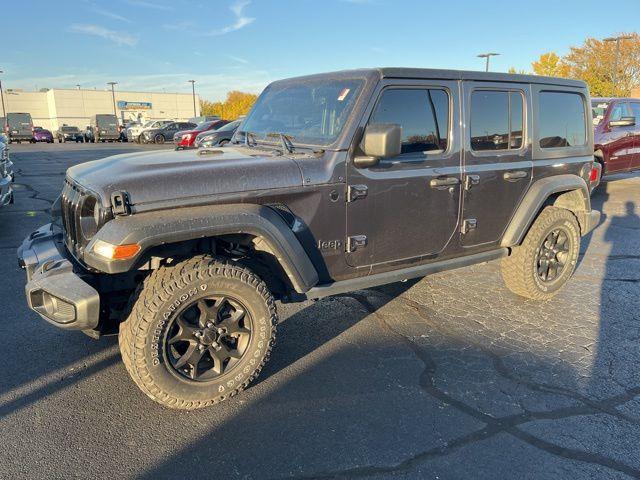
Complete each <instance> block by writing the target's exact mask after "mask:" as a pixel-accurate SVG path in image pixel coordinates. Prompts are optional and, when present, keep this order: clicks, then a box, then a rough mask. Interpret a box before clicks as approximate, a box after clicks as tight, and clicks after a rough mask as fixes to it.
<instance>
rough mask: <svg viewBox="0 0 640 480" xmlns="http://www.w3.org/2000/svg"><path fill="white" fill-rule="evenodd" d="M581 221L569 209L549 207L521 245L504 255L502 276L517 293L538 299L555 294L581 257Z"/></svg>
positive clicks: (510, 288) (571, 273)
mask: <svg viewBox="0 0 640 480" xmlns="http://www.w3.org/2000/svg"><path fill="white" fill-rule="evenodd" d="M579 252H580V225H579V224H578V221H577V220H576V217H575V215H574V214H573V213H571V212H570V211H569V210H566V209H564V208H557V207H546V208H545V209H544V210H543V211H542V212H541V213H540V215H538V218H537V219H536V221H535V222H534V223H533V225H532V226H531V229H530V230H529V232H528V233H527V235H526V237H525V238H524V241H523V242H522V244H521V245H520V246H517V247H514V248H513V250H512V252H511V255H510V256H508V257H506V258H503V259H502V278H503V279H504V282H505V284H506V286H507V287H508V288H509V290H511V291H512V292H514V293H517V294H518V295H521V296H523V297H527V298H532V299H536V300H547V299H549V298H551V297H553V296H554V295H555V294H557V293H558V291H560V289H561V288H562V287H563V286H564V285H565V284H566V283H567V281H568V280H569V278H571V275H573V271H574V270H575V268H576V264H577V261H578V253H579Z"/></svg>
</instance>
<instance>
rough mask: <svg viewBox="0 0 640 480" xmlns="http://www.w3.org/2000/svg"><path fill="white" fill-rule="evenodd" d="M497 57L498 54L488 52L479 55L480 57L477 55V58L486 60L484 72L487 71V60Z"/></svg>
mask: <svg viewBox="0 0 640 480" xmlns="http://www.w3.org/2000/svg"><path fill="white" fill-rule="evenodd" d="M497 55H500V54H499V53H494V52H488V53H481V54H480V55H478V58H486V59H487V63H486V64H485V68H484V71H485V72H488V71H489V59H490V58H491V57H495V56H497Z"/></svg>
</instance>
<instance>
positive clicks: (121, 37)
mask: <svg viewBox="0 0 640 480" xmlns="http://www.w3.org/2000/svg"><path fill="white" fill-rule="evenodd" d="M69 31H70V32H74V33H83V34H85V35H94V36H96V37H102V38H104V39H106V40H110V41H112V42H114V43H116V44H118V45H128V46H130V47H132V46H134V45H135V44H137V43H138V37H136V36H135V35H132V34H130V33H127V32H116V31H115V30H109V29H108V28H105V27H101V26H100V25H92V24H73V25H71V26H70V27H69Z"/></svg>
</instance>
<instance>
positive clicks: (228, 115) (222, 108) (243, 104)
mask: <svg viewBox="0 0 640 480" xmlns="http://www.w3.org/2000/svg"><path fill="white" fill-rule="evenodd" d="M257 99H258V96H257V95H254V94H253V93H246V92H239V91H237V90H234V91H232V92H229V93H227V98H226V100H225V101H224V102H209V101H207V100H200V111H201V112H202V113H201V114H202V115H217V116H219V117H220V118H225V119H227V120H235V119H237V118H238V117H240V116H242V115H246V114H247V113H249V110H251V107H253V104H254V103H255V102H256V100H257Z"/></svg>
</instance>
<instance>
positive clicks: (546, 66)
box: [531, 52, 569, 77]
mask: <svg viewBox="0 0 640 480" xmlns="http://www.w3.org/2000/svg"><path fill="white" fill-rule="evenodd" d="M531 67H532V68H533V71H534V73H535V74H536V75H544V76H545V77H567V76H568V74H569V69H568V67H567V66H566V65H565V64H564V63H563V62H562V59H561V58H560V57H559V56H558V55H557V54H555V53H554V52H548V53H543V54H542V55H540V58H539V59H538V60H537V61H535V62H533V63H532V64H531Z"/></svg>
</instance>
